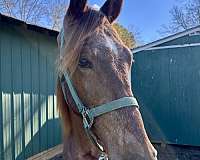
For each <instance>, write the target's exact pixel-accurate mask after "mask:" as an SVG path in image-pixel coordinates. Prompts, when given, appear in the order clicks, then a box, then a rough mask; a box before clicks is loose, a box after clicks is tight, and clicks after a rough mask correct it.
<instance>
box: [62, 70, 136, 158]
mask: <svg viewBox="0 0 200 160" xmlns="http://www.w3.org/2000/svg"><path fill="white" fill-rule="evenodd" d="M60 82H61V86H62V91H63V94H64V97H65V101H66V102H68V98H69V97H67V93H66V92H67V91H68V92H69V93H70V94H71V98H72V99H73V101H74V103H75V106H76V109H77V110H78V113H79V114H80V115H81V116H82V119H83V127H84V129H85V131H86V134H87V135H88V137H89V138H90V139H91V141H92V142H93V143H94V144H95V145H96V146H97V148H98V149H99V150H100V151H101V155H100V157H99V160H108V157H107V155H106V154H105V152H104V149H103V147H102V146H101V145H100V144H99V143H98V141H97V139H96V137H95V136H94V134H93V133H92V131H91V127H92V125H93V122H94V119H95V118H96V117H98V116H101V115H103V114H106V113H108V112H112V111H114V110H117V109H121V108H125V107H130V106H135V107H139V105H138V103H137V100H136V99H135V98H134V97H123V98H120V99H117V100H114V101H112V102H109V103H106V104H103V105H100V106H96V107H95V106H94V107H86V106H84V105H83V103H82V101H81V100H80V98H79V96H78V94H77V92H76V90H75V88H74V87H73V84H72V81H71V80H70V77H69V75H68V73H66V72H65V73H64V74H63V75H62V76H61V77H60Z"/></svg>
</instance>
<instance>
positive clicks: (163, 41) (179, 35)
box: [132, 25, 200, 53]
mask: <svg viewBox="0 0 200 160" xmlns="http://www.w3.org/2000/svg"><path fill="white" fill-rule="evenodd" d="M196 32H200V25H199V26H196V27H193V28H190V29H187V30H185V31H182V32H179V33H176V34H174V35H170V36H168V37H165V38H162V39H159V40H157V41H154V42H151V43H148V44H145V45H143V46H140V47H137V48H135V49H133V50H132V51H133V53H137V52H140V51H143V50H147V49H150V48H152V47H156V46H158V45H160V44H163V43H166V42H169V41H172V40H174V39H177V38H180V37H183V36H186V35H189V34H192V33H196Z"/></svg>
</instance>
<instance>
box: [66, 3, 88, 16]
mask: <svg viewBox="0 0 200 160" xmlns="http://www.w3.org/2000/svg"><path fill="white" fill-rule="evenodd" d="M86 8H87V0H70V4H69V8H68V10H67V14H68V16H73V17H75V18H78V17H80V16H81V15H82V14H83V12H84V11H85V10H86Z"/></svg>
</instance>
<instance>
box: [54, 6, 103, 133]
mask: <svg viewBox="0 0 200 160" xmlns="http://www.w3.org/2000/svg"><path fill="white" fill-rule="evenodd" d="M101 17H102V15H101V14H100V13H99V12H98V11H95V10H93V9H89V8H88V11H86V13H85V14H84V15H83V16H82V17H80V19H76V20H74V19H73V18H72V17H70V16H69V15H68V14H66V15H65V18H64V22H63V28H62V30H63V31H64V34H63V36H64V37H62V35H61V34H59V36H58V46H59V49H60V54H59V56H58V57H57V60H56V64H57V72H58V74H62V73H63V72H64V71H66V70H67V71H68V72H69V73H70V74H72V73H73V72H74V71H75V69H76V66H77V64H78V59H79V57H80V51H81V48H82V47H83V45H84V43H85V41H86V40H87V37H89V35H90V34H91V33H92V32H94V30H95V29H96V28H97V27H98V26H99V25H100V24H101V23H102V18H101ZM62 38H64V41H63V42H62V40H61V39H62ZM61 43H63V44H61ZM56 94H57V109H58V111H59V114H60V117H61V120H62V123H63V124H62V125H63V130H64V136H66V137H67V136H68V135H69V134H70V131H71V123H70V122H71V120H70V115H69V107H68V106H67V104H66V102H65V99H64V95H63V93H62V88H61V84H60V81H59V79H58V81H57V90H56Z"/></svg>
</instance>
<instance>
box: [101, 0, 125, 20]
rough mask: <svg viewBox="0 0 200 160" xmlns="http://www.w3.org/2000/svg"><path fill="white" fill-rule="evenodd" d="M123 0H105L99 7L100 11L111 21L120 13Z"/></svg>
mask: <svg viewBox="0 0 200 160" xmlns="http://www.w3.org/2000/svg"><path fill="white" fill-rule="evenodd" d="M122 3H123V0H107V1H106V2H105V4H104V5H103V6H102V7H101V9H100V11H101V12H103V13H104V14H105V15H106V17H107V18H108V20H109V22H110V23H112V22H113V21H114V20H115V19H116V18H117V17H118V16H119V14H120V11H121V7H122Z"/></svg>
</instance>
